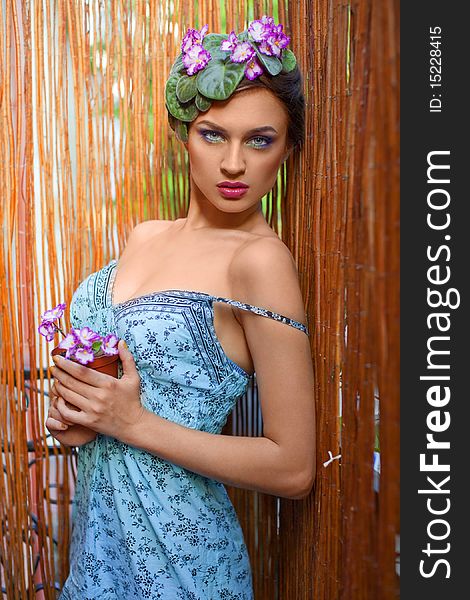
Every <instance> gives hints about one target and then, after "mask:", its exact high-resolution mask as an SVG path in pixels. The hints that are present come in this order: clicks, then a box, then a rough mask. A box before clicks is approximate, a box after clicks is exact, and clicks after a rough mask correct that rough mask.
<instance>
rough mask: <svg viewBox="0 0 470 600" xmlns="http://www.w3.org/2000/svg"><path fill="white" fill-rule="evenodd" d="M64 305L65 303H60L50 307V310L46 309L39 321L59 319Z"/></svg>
mask: <svg viewBox="0 0 470 600" xmlns="http://www.w3.org/2000/svg"><path fill="white" fill-rule="evenodd" d="M66 306H67V304H65V303H62V304H58V305H57V306H55V307H54V308H51V309H50V310H46V312H45V313H44V314H43V315H41V321H55V320H57V319H60V317H61V316H62V315H63V314H64V310H65V307H66Z"/></svg>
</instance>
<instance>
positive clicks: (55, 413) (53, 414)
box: [47, 406, 73, 425]
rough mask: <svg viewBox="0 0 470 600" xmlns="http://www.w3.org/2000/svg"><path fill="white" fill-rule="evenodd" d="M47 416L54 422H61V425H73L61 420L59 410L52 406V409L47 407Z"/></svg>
mask: <svg viewBox="0 0 470 600" xmlns="http://www.w3.org/2000/svg"><path fill="white" fill-rule="evenodd" d="M47 416H48V417H52V418H53V419H55V420H56V421H61V422H63V423H66V424H67V425H73V423H70V422H67V419H63V418H62V415H61V414H60V412H59V410H58V409H57V408H56V407H55V406H52V407H51V406H49V411H48V413H47Z"/></svg>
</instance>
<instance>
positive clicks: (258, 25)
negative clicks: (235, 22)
mask: <svg viewBox="0 0 470 600" xmlns="http://www.w3.org/2000/svg"><path fill="white" fill-rule="evenodd" d="M248 32H249V34H250V35H251V37H252V39H253V41H255V42H262V41H263V40H265V39H267V37H268V36H269V35H270V33H271V27H270V26H269V25H266V24H265V23H263V21H261V19H257V20H255V21H251V23H250V25H249V27H248Z"/></svg>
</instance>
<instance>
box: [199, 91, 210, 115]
mask: <svg viewBox="0 0 470 600" xmlns="http://www.w3.org/2000/svg"><path fill="white" fill-rule="evenodd" d="M211 105H212V102H211V101H210V100H209V98H206V97H205V96H201V94H200V93H199V92H198V93H197V96H196V107H197V108H198V109H199V110H200V111H201V112H206V110H209V108H210V107H211Z"/></svg>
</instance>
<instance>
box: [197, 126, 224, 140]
mask: <svg viewBox="0 0 470 600" xmlns="http://www.w3.org/2000/svg"><path fill="white" fill-rule="evenodd" d="M210 134H214V135H215V137H221V136H220V135H219V134H218V133H217V132H216V131H212V130H210V129H207V130H204V131H201V136H202V137H203V138H204V139H205V140H207V141H208V142H213V140H214V138H211V137H207V136H208V135H210Z"/></svg>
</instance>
